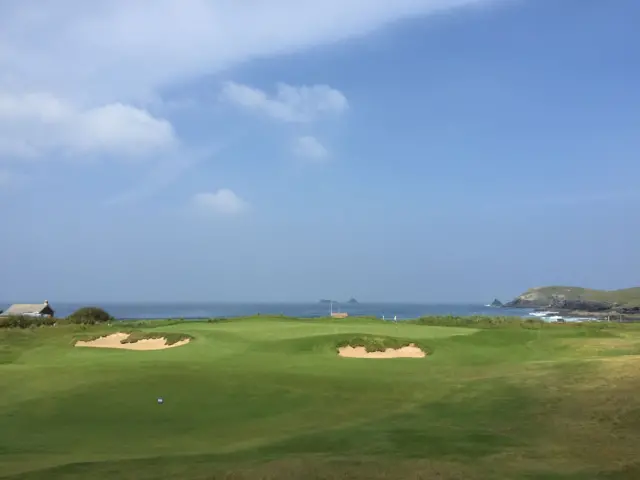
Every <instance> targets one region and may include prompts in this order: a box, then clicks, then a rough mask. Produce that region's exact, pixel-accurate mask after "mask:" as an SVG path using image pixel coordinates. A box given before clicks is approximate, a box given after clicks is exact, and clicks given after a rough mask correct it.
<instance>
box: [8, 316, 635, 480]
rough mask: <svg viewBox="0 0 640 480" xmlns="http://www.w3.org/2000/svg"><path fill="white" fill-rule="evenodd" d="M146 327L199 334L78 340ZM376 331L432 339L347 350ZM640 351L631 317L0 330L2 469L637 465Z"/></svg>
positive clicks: (470, 472)
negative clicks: (186, 339) (375, 355)
mask: <svg viewBox="0 0 640 480" xmlns="http://www.w3.org/2000/svg"><path fill="white" fill-rule="evenodd" d="M432 323H434V322H432ZM435 323H437V322H435ZM132 329H135V330H138V331H142V332H155V333H158V332H159V333H167V334H172V335H174V336H176V338H177V336H178V335H179V334H183V335H186V336H190V337H192V339H193V340H192V341H191V342H190V343H189V344H188V345H186V346H180V347H176V348H171V349H167V350H157V351H127V350H111V349H93V348H76V347H74V346H73V345H74V342H75V340H76V339H78V338H85V337H95V336H97V335H99V334H107V333H115V332H121V331H131V330H132ZM363 337H364V338H375V339H382V340H384V341H391V340H392V339H401V340H402V341H405V340H406V341H407V342H409V341H410V342H414V343H416V344H417V345H419V346H421V347H423V348H424V349H425V350H427V351H428V352H429V355H427V357H426V358H422V359H351V358H341V357H339V356H338V355H337V351H336V347H337V345H339V344H344V343H345V342H347V343H348V341H349V340H350V339H352V338H363ZM390 338H391V340H390ZM385 339H386V340H385ZM638 354H640V326H639V327H636V326H634V325H618V324H601V325H545V326H543V327H542V328H541V327H540V325H539V324H526V323H521V322H514V323H513V324H512V325H511V324H506V325H502V326H494V327H491V326H489V325H478V328H470V327H463V326H461V327H452V326H437V325H421V324H418V323H410V322H407V323H402V322H400V323H398V324H392V323H384V322H381V321H377V320H368V319H357V318H353V319H351V318H349V319H342V320H331V319H319V320H296V319H287V318H267V317H254V318H248V319H238V320H233V321H220V322H166V321H165V322H162V321H159V322H141V323H139V324H138V325H131V324H129V325H122V324H121V325H118V324H117V322H116V324H115V325H113V326H110V327H108V326H89V327H87V326H79V325H58V326H55V327H40V328H25V329H14V328H11V329H1V330H0V478H2V479H78V480H79V479H91V480H94V479H95V480H100V479H107V478H109V479H114V478H117V479H121V478H122V479H167V478H176V479H203V480H204V479H213V478H225V479H231V478H233V479H244V478H247V479H253V478H257V479H276V478H283V479H315V478H317V479H320V478H326V479H334V478H335V479H338V478H340V479H356V478H362V479H378V478H380V479H396V478H397V479H419V478H423V479H431V478H433V479H436V478H437V479H476V478H477V479H485V478H486V479H502V478H505V479H591V478H603V479H605V478H606V479H624V478H630V479H631V478H640V460H637V459H638V458H640V403H639V402H638V400H637V392H640V368H639V366H640V356H636V355H638ZM159 397H162V398H163V399H164V403H163V404H162V405H159V404H158V403H157V398H159Z"/></svg>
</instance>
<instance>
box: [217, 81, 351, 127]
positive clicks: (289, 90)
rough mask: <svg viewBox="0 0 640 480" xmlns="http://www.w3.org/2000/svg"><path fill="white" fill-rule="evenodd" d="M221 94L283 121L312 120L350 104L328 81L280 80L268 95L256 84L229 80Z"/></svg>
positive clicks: (337, 112)
mask: <svg viewBox="0 0 640 480" xmlns="http://www.w3.org/2000/svg"><path fill="white" fill-rule="evenodd" d="M222 97H223V98H224V99H225V100H227V101H229V102H231V103H234V104H236V105H238V106H240V107H243V108H246V109H249V110H254V111H258V112H261V113H264V114H266V115H268V116H270V117H273V118H275V119H278V120H282V121H285V122H311V121H313V120H316V119H317V118H319V117H320V116H323V115H339V114H341V113H342V112H344V111H345V110H346V109H347V108H348V106H349V103H348V102H347V98H346V97H345V96H344V95H343V94H342V92H340V91H339V90H336V89H334V88H331V87H329V86H328V85H313V86H300V87H295V86H291V85H287V84H285V83H280V84H278V86H277V90H276V93H275V95H273V96H270V95H268V94H267V93H266V92H264V91H262V90H259V89H257V88H253V87H249V86H247V85H241V84H238V83H233V82H228V83H226V84H225V86H224V88H223V89H222Z"/></svg>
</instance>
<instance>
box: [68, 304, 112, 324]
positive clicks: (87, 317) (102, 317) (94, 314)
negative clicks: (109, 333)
mask: <svg viewBox="0 0 640 480" xmlns="http://www.w3.org/2000/svg"><path fill="white" fill-rule="evenodd" d="M67 320H68V321H69V323H79V324H83V325H93V324H96V323H108V322H110V321H112V320H113V318H112V317H111V315H109V314H108V313H107V312H105V311H104V310H103V309H102V308H99V307H82V308H79V309H78V310H76V311H75V312H73V313H72V314H71V315H69V316H68V317H67Z"/></svg>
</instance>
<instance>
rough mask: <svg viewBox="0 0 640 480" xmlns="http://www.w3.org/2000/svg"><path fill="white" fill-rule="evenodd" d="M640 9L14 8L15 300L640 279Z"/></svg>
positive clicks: (568, 0)
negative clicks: (638, 275) (639, 213)
mask: <svg viewBox="0 0 640 480" xmlns="http://www.w3.org/2000/svg"><path fill="white" fill-rule="evenodd" d="M151 6H153V8H152V7H151ZM639 23H640V3H639V2H637V1H636V0H617V1H615V2H603V1H599V0H563V1H557V0H495V1H491V0H396V1H395V2H387V1H384V2H383V1H375V0H324V1H323V2H318V1H311V0H308V1H307V0H272V1H270V2H259V1H257V0H255V1H247V2H238V1H227V0H180V1H178V0H159V1H154V2H151V1H150V0H144V1H140V2H130V1H125V0H113V1H106V0H105V1H94V2H80V1H79V0H65V1H62V0H61V1H60V2H57V3H56V4H55V7H54V6H52V5H48V4H47V3H46V2H43V1H38V0H25V1H21V2H6V3H2V4H0V215H1V217H2V219H3V223H2V236H1V237H0V238H1V240H0V246H1V249H0V251H1V254H0V260H1V261H0V264H1V266H2V272H3V273H2V275H1V276H0V298H2V299H3V300H6V301H40V300H43V299H44V298H47V299H49V300H51V301H52V302H53V301H80V302H82V301H158V300H163V301H208V300H211V301H305V300H311V301H313V300H316V299H318V298H348V297H350V296H355V297H356V298H358V299H360V300H361V301H417V302H421V301H422V302H453V301H460V302H463V301H489V300H491V299H492V298H493V297H496V296H497V297H499V298H502V299H508V298H510V297H513V296H515V295H517V294H518V293H520V292H521V291H523V290H525V289H527V288H529V287H532V286H539V285H547V284H571V285H582V286H589V287H594V288H621V287H627V286H632V285H637V284H638V279H637V272H638V271H640V250H638V248H637V246H638V244H640V222H639V221H638V214H637V211H638V208H639V207H640V189H639V188H638V187H637V181H636V180H637V178H638V177H639V175H640V155H639V152H640V88H639V87H638V86H639V85H640V57H638V55H637V53H638V52H637V45H640V30H638V29H637V25H638V24H639Z"/></svg>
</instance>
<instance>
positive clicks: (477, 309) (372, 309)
mask: <svg viewBox="0 0 640 480" xmlns="http://www.w3.org/2000/svg"><path fill="white" fill-rule="evenodd" d="M12 303H21V302H12ZM10 304H11V303H10V302H2V303H0V309H6V308H8V306H9V305H10ZM50 304H51V306H52V308H53V309H54V311H55V312H56V316H58V317H66V316H67V315H69V314H71V313H73V312H74V311H75V310H77V309H78V308H81V307H85V306H96V307H101V308H103V309H105V310H106V311H107V312H108V313H109V314H110V315H112V316H113V317H114V318H116V319H119V320H137V319H140V320H142V319H169V318H183V319H204V318H216V317H244V316H251V315H259V314H260V315H284V316H290V317H300V318H318V317H326V316H329V314H330V312H331V311H332V310H333V311H340V312H345V313H347V314H349V315H350V316H371V317H377V318H381V319H382V318H385V319H393V318H396V319H398V320H408V319H412V318H419V317H422V316H429V315H453V316H473V315H488V316H518V317H522V316H527V315H528V313H529V312H530V311H531V310H530V309H521V308H517V309H516V308H496V307H489V306H487V305H486V304H482V303H479V302H478V303H468V302H458V303H453V302H451V303H444V302H439V303H427V302H398V301H395V302H393V301H387V302H381V301H378V302H358V303H348V301H333V305H331V304H330V303H329V302H326V303H324V302H320V301H318V300H316V301H315V302H274V301H271V302H267V301H263V302H232V301H215V302H212V301H209V302H184V301H183V302H168V301H161V302H131V301H130V302H115V301H111V302H55V301H50Z"/></svg>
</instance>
